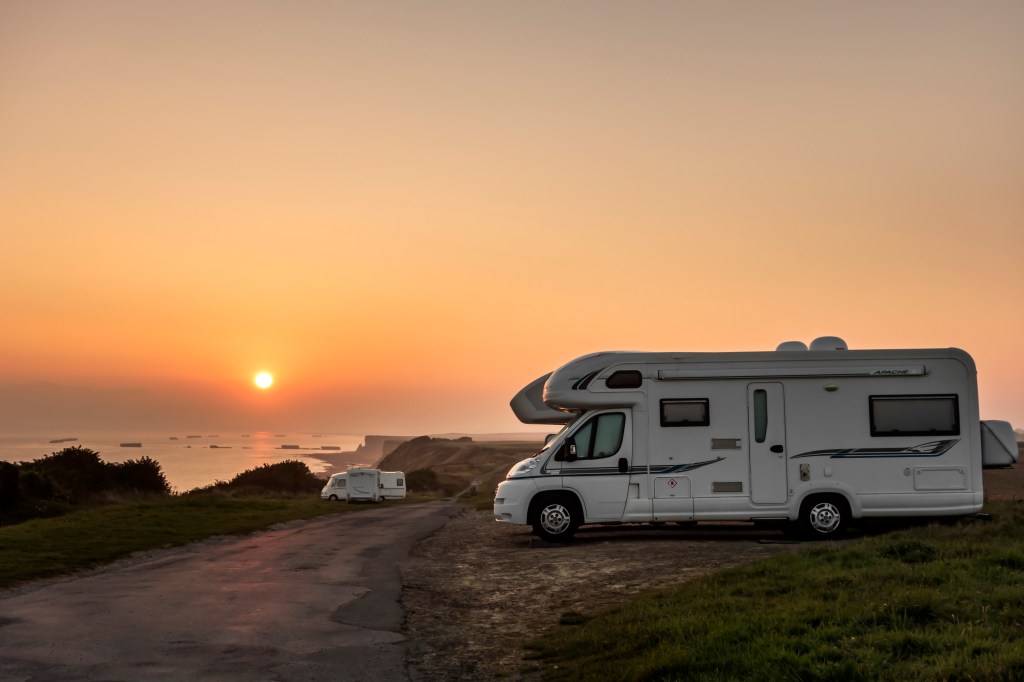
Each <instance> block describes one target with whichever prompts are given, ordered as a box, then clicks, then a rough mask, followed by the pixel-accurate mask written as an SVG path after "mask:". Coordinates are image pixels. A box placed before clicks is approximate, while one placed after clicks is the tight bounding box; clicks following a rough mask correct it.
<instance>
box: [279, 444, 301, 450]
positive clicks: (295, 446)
mask: <svg viewBox="0 0 1024 682" xmlns="http://www.w3.org/2000/svg"><path fill="white" fill-rule="evenodd" d="M279 449H280V450H298V449H299V446H298V445H282V446H281V447H280V448H279Z"/></svg>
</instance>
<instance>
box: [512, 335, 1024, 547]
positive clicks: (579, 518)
mask: <svg viewBox="0 0 1024 682" xmlns="http://www.w3.org/2000/svg"><path fill="white" fill-rule="evenodd" d="M512 409H513V411H514V412H515V414H516V416H517V417H519V419H520V420H521V421H523V422H525V423H528V424H561V425H563V426H562V430H561V431H559V432H558V434H557V435H555V436H554V437H553V438H552V439H550V440H549V441H548V442H547V444H546V445H545V446H544V449H542V450H541V451H540V452H539V453H537V455H535V456H534V457H532V458H530V459H526V460H524V461H522V462H520V463H519V464H517V465H515V466H514V467H513V468H512V469H511V470H510V471H509V473H508V475H507V477H506V480H505V481H503V482H502V483H501V484H500V485H499V486H498V489H497V491H496V494H495V499H494V517H495V519H496V520H498V521H500V522H504V523H513V524H530V525H532V526H533V528H534V530H535V532H536V533H538V534H539V535H540V536H541V537H542V538H544V539H546V540H549V541H556V542H564V541H566V540H568V539H569V538H571V537H572V535H573V533H574V532H575V531H576V529H577V527H579V526H580V525H581V524H585V523H623V522H650V521H686V522H693V521H710V520H738V521H788V522H798V523H799V525H800V527H801V528H802V529H803V531H804V532H805V533H806V534H808V535H810V536H817V537H829V536H833V535H836V534H839V533H841V532H842V531H843V530H844V529H845V527H846V526H847V523H848V522H849V521H850V520H851V519H859V518H868V517H907V516H919V517H935V516H956V515H967V514H973V513H976V512H978V511H979V510H980V509H981V506H982V500H983V494H982V476H981V471H982V467H983V466H993V467H1006V466H1012V465H1013V464H1014V462H1016V460H1017V446H1016V442H1015V439H1014V435H1013V429H1012V427H1011V426H1010V424H1008V423H1007V422H998V421H987V422H981V421H980V420H979V416H978V389H977V380H976V370H975V365H974V361H973V360H972V359H971V357H970V356H969V355H968V354H967V353H965V352H964V351H962V350H958V349H955V348H949V349H931V350H863V351H856V350H846V344H845V343H844V342H843V341H842V340H841V339H838V338H836V337H822V338H821V339H818V340H816V341H815V342H814V343H812V344H811V346H810V348H809V349H808V347H807V346H806V345H804V344H803V343H800V342H788V343H785V344H782V345H781V346H780V347H779V349H778V350H777V351H775V352H750V353H640V352H603V353H595V354H592V355H586V356H584V357H581V358H578V359H576V360H573V361H572V362H570V363H568V364H567V365H564V366H563V367H561V368H559V369H558V370H556V371H554V372H552V373H550V374H547V375H545V376H543V377H540V378H539V379H537V380H535V381H533V382H531V383H530V384H528V385H527V386H526V387H525V388H523V389H522V390H521V391H520V392H519V393H518V394H517V395H516V396H515V398H514V399H513V400H512Z"/></svg>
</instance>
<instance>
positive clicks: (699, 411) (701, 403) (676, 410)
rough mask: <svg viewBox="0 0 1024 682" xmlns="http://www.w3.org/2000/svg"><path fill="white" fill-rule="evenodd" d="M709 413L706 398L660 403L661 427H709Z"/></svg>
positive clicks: (663, 401)
mask: <svg viewBox="0 0 1024 682" xmlns="http://www.w3.org/2000/svg"><path fill="white" fill-rule="evenodd" d="M710 424H711V412H710V410H709V403H708V399H707V398H688V399H685V400H683V399H672V400H662V401H661V425H662V426H709V425H710Z"/></svg>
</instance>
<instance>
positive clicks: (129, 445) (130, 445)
mask: <svg viewBox="0 0 1024 682" xmlns="http://www.w3.org/2000/svg"><path fill="white" fill-rule="evenodd" d="M121 447H122V448H141V447H142V443H139V442H133V443H121Z"/></svg>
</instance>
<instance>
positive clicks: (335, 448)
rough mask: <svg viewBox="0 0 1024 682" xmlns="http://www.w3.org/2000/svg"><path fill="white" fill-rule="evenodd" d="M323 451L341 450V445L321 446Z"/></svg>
mask: <svg viewBox="0 0 1024 682" xmlns="http://www.w3.org/2000/svg"><path fill="white" fill-rule="evenodd" d="M320 449H321V450H341V446H340V445H321V446H320Z"/></svg>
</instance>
